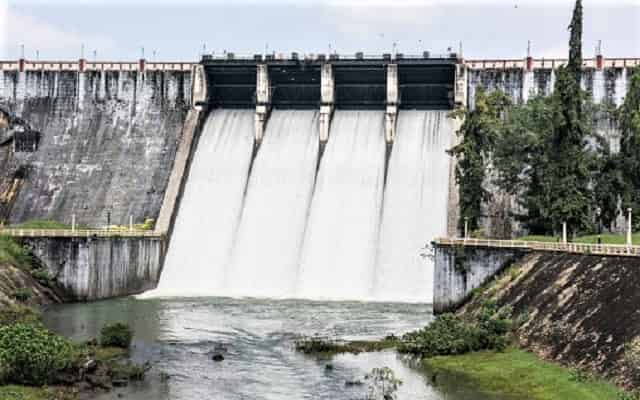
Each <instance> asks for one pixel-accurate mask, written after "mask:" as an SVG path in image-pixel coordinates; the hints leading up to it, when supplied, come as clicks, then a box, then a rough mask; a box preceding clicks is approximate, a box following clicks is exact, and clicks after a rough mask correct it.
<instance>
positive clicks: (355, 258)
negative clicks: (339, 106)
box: [296, 111, 385, 300]
mask: <svg viewBox="0 0 640 400" xmlns="http://www.w3.org/2000/svg"><path fill="white" fill-rule="evenodd" d="M384 157H385V143H384V135H383V113H382V112H378V111H336V113H335V115H334V117H333V122H332V124H331V130H330V134H329V142H328V144H327V147H326V149H325V152H324V155H323V158H322V161H321V164H320V170H319V172H318V177H317V182H316V187H315V192H314V196H313V200H312V203H311V210H310V214H309V220H308V222H307V229H306V232H305V237H304V246H303V251H302V258H301V264H300V272H299V277H298V288H297V293H296V295H297V296H298V297H303V298H313V299H350V300H367V299H370V298H371V294H372V289H373V273H374V270H373V267H374V262H375V254H376V248H377V243H378V234H379V223H380V207H381V203H382V192H383V186H384Z"/></svg>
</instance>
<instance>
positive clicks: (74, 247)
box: [23, 237, 164, 301]
mask: <svg viewBox="0 0 640 400" xmlns="http://www.w3.org/2000/svg"><path fill="white" fill-rule="evenodd" d="M23 244H24V245H25V246H26V247H28V248H29V249H30V250H31V251H32V252H33V254H34V255H35V256H36V257H38V259H39V260H40V261H41V263H42V264H43V265H44V266H46V268H47V270H48V271H49V273H50V275H51V276H52V277H54V278H55V279H56V282H57V284H58V285H59V286H60V287H61V288H62V289H64V290H65V292H67V293H68V294H69V295H70V296H71V297H72V299H73V300H76V301H87V300H98V299H105V298H109V297H116V296H126V295H131V294H138V293H142V292H143V291H146V290H149V289H152V288H154V287H155V286H156V285H157V283H158V279H159V278H160V270H161V264H162V258H163V254H164V242H163V239H161V238H152V237H144V238H143V237H108V238H100V237H86V238H54V237H51V238H25V239H23Z"/></svg>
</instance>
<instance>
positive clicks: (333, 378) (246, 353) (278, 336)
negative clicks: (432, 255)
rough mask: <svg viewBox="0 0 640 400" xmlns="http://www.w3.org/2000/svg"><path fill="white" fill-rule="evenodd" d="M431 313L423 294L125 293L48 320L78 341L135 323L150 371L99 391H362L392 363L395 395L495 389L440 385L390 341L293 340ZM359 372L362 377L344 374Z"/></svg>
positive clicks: (149, 399)
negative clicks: (315, 345) (332, 353)
mask: <svg viewBox="0 0 640 400" xmlns="http://www.w3.org/2000/svg"><path fill="white" fill-rule="evenodd" d="M432 319H433V314H432V309H431V306H430V305H423V304H399V303H360V302H311V301H298V300H279V301H275V300H257V299H231V298H189V299H186V298H180V299H150V300H140V299H135V298H123V299H114V300H107V301H101V302H95V303H88V304H65V305H56V306H52V307H50V308H49V309H47V311H46V312H45V313H44V320H45V324H46V325H47V326H48V327H49V328H50V329H52V330H54V331H56V332H58V333H60V334H63V335H66V336H69V337H71V338H72V339H74V340H76V341H83V340H87V339H89V338H94V337H97V336H98V335H99V331H100V328H101V327H102V326H103V325H104V324H105V323H112V322H126V323H128V324H129V325H130V326H131V327H132V328H133V329H134V331H135V336H134V340H133V349H132V358H133V359H134V360H135V361H137V362H145V361H150V362H151V363H152V366H153V367H152V369H151V371H150V373H149V375H148V378H147V379H146V380H145V381H144V382H141V383H135V384H132V385H129V386H128V387H125V388H117V389H115V390H114V391H112V392H109V393H104V394H100V395H97V396H91V397H90V398H91V399H93V400H112V399H114V400H115V399H120V398H125V399H131V400H194V399H216V400H218V399H220V400H241V399H251V400H254V399H256V400H258V399H260V400H262V399H264V400H272V399H273V400H300V399H327V400H329V399H331V400H335V399H346V400H350V399H354V400H355V399H364V398H366V392H367V383H366V381H365V380H364V379H363V378H364V376H365V374H367V373H368V372H369V371H371V369H372V368H376V367H385V366H386V367H390V368H391V369H393V371H394V373H395V375H396V377H397V378H399V379H400V380H402V382H403V383H402V385H401V386H400V389H399V391H398V399H407V400H413V399H427V400H445V399H452V400H453V399H455V400H471V399H473V400H478V399H485V398H486V399H488V398H487V397H484V396H480V395H479V394H478V393H475V392H474V391H473V390H469V389H468V388H465V389H463V387H465V385H460V384H458V383H456V382H451V380H448V381H449V382H448V384H447V385H445V386H442V387H441V386H440V385H439V386H438V387H434V386H433V385H431V383H430V382H429V380H428V378H427V375H428V374H425V373H424V372H423V371H421V370H420V369H419V368H417V367H415V366H412V364H413V363H411V362H410V361H409V360H406V359H404V358H403V357H401V356H398V355H397V354H396V353H395V352H394V351H391V350H390V351H383V352H377V353H366V354H360V355H351V354H344V355H338V356H336V357H334V359H333V360H331V361H327V360H318V359H316V358H314V357H309V356H306V355H303V354H300V353H298V352H296V351H295V349H294V341H295V340H296V338H299V337H301V336H310V335H320V336H323V337H329V338H341V339H349V340H353V339H378V338H382V337H384V336H385V335H387V334H391V333H393V334H396V335H397V334H401V333H404V332H407V331H410V330H413V329H416V328H419V327H422V326H424V325H425V324H428V323H429V322H430V321H431V320H432ZM216 348H225V349H226V353H225V354H224V356H225V360H224V361H222V362H214V361H212V359H211V356H212V354H213V352H214V349H216ZM328 363H330V364H331V365H332V368H327V364H328ZM161 374H168V375H169V379H168V380H163V379H161V378H160V375H161ZM354 380H360V381H363V382H364V384H363V385H347V384H346V382H347V381H354ZM491 398H493V397H491Z"/></svg>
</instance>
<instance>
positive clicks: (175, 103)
mask: <svg viewBox="0 0 640 400" xmlns="http://www.w3.org/2000/svg"><path fill="white" fill-rule="evenodd" d="M190 92H191V74H190V72H188V71H146V72H139V71H86V72H78V71H46V70H43V71H35V70H30V71H26V72H18V71H8V70H5V71H0V106H1V107H3V108H5V109H7V110H8V111H9V112H11V113H12V114H13V115H15V116H17V117H21V118H23V119H24V120H26V121H27V122H28V123H29V124H30V125H31V126H32V127H33V129H34V130H36V131H38V132H40V133H41V137H40V141H39V145H38V149H37V151H36V152H15V151H13V150H12V149H9V148H7V146H4V147H2V148H0V165H2V169H1V170H0V221H1V220H4V221H8V222H10V223H17V222H23V221H26V220H30V219H55V220H58V221H61V222H67V223H69V222H71V218H72V215H73V214H75V215H76V220H77V222H78V223H79V224H86V225H89V226H94V227H99V226H102V225H104V224H106V221H107V213H108V212H109V213H110V214H111V220H110V221H111V223H112V224H126V223H128V220H129V216H133V218H134V221H135V222H142V221H143V220H144V219H145V218H154V219H155V218H157V217H158V214H159V211H160V207H161V204H162V201H163V197H164V192H165V189H166V186H167V182H168V180H169V175H170V172H171V168H172V165H173V161H174V157H175V154H176V150H177V147H178V144H179V141H180V139H181V132H182V126H183V123H184V120H185V117H186V114H187V110H188V109H189V106H190V95H191V93H190ZM3 193H4V194H6V195H5V196H4V198H3V196H2V195H3ZM9 194H11V196H9Z"/></svg>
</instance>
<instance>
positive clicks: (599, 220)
mask: <svg viewBox="0 0 640 400" xmlns="http://www.w3.org/2000/svg"><path fill="white" fill-rule="evenodd" d="M600 214H602V210H601V209H600V207H598V208H596V224H598V226H597V227H596V230H597V232H598V244H602V222H601V219H600Z"/></svg>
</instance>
